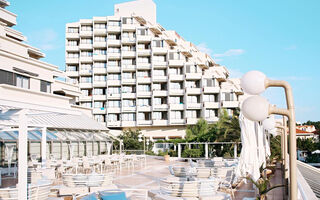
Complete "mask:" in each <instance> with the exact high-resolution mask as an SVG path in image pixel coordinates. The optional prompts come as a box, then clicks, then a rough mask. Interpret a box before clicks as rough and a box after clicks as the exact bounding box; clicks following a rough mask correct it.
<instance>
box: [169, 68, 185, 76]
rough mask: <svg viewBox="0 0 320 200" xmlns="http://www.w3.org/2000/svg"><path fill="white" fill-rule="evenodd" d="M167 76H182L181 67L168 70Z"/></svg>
mask: <svg viewBox="0 0 320 200" xmlns="http://www.w3.org/2000/svg"><path fill="white" fill-rule="evenodd" d="M169 74H175V75H179V74H182V68H181V67H179V68H178V67H175V68H169Z"/></svg>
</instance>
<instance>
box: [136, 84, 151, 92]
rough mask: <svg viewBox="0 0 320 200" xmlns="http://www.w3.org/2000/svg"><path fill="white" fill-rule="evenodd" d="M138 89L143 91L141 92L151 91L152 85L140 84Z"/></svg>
mask: <svg viewBox="0 0 320 200" xmlns="http://www.w3.org/2000/svg"><path fill="white" fill-rule="evenodd" d="M138 91H141V92H150V91H151V89H150V85H148V84H142V85H138Z"/></svg>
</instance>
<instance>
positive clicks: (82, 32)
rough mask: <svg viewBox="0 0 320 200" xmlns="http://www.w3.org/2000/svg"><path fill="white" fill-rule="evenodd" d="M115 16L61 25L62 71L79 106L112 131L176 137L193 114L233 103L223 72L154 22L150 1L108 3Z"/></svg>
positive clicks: (214, 112)
mask: <svg viewBox="0 0 320 200" xmlns="http://www.w3.org/2000/svg"><path fill="white" fill-rule="evenodd" d="M114 12H115V14H114V16H107V17H93V18H92V19H81V20H80V21H79V22H74V23H68V24H67V25H66V73H67V75H68V76H69V77H70V81H71V83H74V84H78V85H79V86H80V89H81V92H82V96H80V98H79V99H78V103H79V105H80V106H85V107H88V108H93V115H94V118H95V119H96V120H97V121H99V122H100V123H102V124H104V125H105V126H107V127H108V128H110V129H111V132H112V130H123V129H128V128H133V129H136V128H139V129H141V130H142V132H143V134H144V135H145V136H147V137H150V138H153V139H158V138H159V139H160V138H161V139H164V138H177V137H179V138H181V137H184V136H185V128H186V125H189V124H195V123H196V122H197V121H198V119H199V118H204V119H206V120H207V121H208V122H209V123H213V122H216V121H218V119H219V111H220V110H221V109H226V110H227V111H228V113H229V114H232V111H233V110H234V109H235V108H238V107H239V101H238V97H239V95H240V94H242V91H241V89H240V87H239V85H238V86H237V84H238V82H237V81H236V80H231V79H228V76H229V72H228V70H227V69H226V68H225V67H224V66H220V65H218V64H216V63H215V61H214V60H213V59H212V58H211V57H210V56H209V55H207V54H205V53H203V52H200V51H199V50H198V49H197V47H196V46H195V45H194V44H192V43H191V42H188V41H185V40H184V39H183V38H182V37H181V36H180V35H179V34H178V33H176V32H175V31H172V30H165V29H164V28H163V27H162V26H161V25H160V24H157V23H156V5H155V3H154V2H153V1H152V0H138V1H132V2H127V3H122V4H117V5H115V11H114Z"/></svg>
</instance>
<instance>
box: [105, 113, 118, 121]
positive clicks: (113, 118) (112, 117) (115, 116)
mask: <svg viewBox="0 0 320 200" xmlns="http://www.w3.org/2000/svg"><path fill="white" fill-rule="evenodd" d="M119 120H120V114H109V115H108V122H116V121H119Z"/></svg>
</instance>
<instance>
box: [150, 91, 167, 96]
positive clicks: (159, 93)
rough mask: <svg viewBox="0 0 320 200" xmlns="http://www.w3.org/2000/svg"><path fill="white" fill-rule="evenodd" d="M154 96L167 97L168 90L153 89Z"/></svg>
mask: <svg viewBox="0 0 320 200" xmlns="http://www.w3.org/2000/svg"><path fill="white" fill-rule="evenodd" d="M152 93H153V96H156V97H166V96H168V91H167V90H153V92H152Z"/></svg>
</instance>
